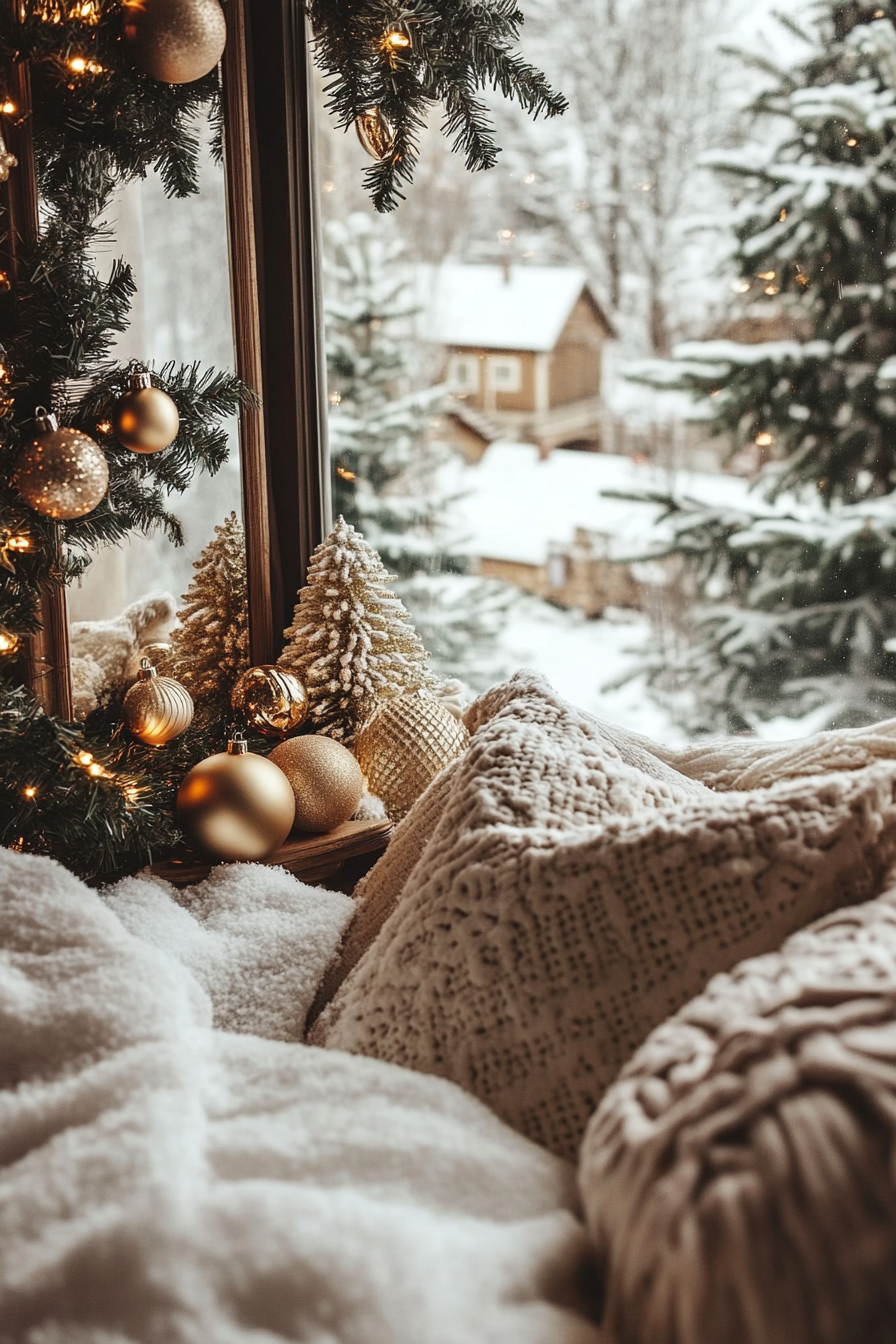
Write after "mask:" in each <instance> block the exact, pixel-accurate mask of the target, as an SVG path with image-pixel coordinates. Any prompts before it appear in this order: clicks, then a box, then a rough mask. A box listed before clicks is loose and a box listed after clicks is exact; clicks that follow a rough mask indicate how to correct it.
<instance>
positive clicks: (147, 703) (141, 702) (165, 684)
mask: <svg viewBox="0 0 896 1344" xmlns="http://www.w3.org/2000/svg"><path fill="white" fill-rule="evenodd" d="M122 711H123V714H124V721H125V725H126V726H127V729H128V732H129V733H131V734H132V735H133V736H134V737H136V738H139V740H140V741H141V742H145V743H146V745H147V746H148V747H163V746H164V745H165V743H166V742H170V741H171V739H172V738H173V737H177V735H178V734H179V733H182V732H183V731H184V729H185V728H189V726H190V724H191V723H192V722H193V700H192V697H191V695H190V692H189V691H188V690H187V689H186V688H185V687H184V686H181V684H180V682H179V681H175V680H174V678H173V677H160V676H159V674H158V672H157V671H156V669H155V668H154V667H153V665H152V663H151V662H150V661H149V659H148V658H141V660H140V671H139V672H138V673H137V680H136V681H135V682H134V684H133V686H132V687H131V689H130V690H129V691H128V693H127V695H126V696H125V697H124V701H123V704H122Z"/></svg>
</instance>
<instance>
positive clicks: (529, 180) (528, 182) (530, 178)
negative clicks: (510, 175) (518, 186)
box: [523, 173, 537, 187]
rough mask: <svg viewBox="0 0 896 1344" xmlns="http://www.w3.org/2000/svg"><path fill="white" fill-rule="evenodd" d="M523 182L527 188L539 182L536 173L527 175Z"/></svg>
mask: <svg viewBox="0 0 896 1344" xmlns="http://www.w3.org/2000/svg"><path fill="white" fill-rule="evenodd" d="M523 181H524V182H525V184H526V186H527V187H531V185H532V183H533V182H535V181H537V178H536V176H535V174H534V173H527V174H526V176H525V177H524V178H523Z"/></svg>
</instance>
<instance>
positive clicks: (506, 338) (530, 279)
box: [420, 263, 613, 460]
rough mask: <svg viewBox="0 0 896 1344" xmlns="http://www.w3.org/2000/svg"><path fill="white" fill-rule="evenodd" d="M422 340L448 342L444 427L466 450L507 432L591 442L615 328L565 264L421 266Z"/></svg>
mask: <svg viewBox="0 0 896 1344" xmlns="http://www.w3.org/2000/svg"><path fill="white" fill-rule="evenodd" d="M420 284H421V286H422V293H421V295H420V302H421V309H422V313H423V323H424V334H425V336H426V339H427V340H429V341H432V342H434V343H436V344H438V345H441V346H444V348H445V350H446V361H445V369H444V376H445V378H446V381H447V382H448V384H449V386H450V388H451V390H452V392H453V394H454V397H455V398H456V401H457V405H456V407H454V408H453V409H452V408H451V407H449V408H448V410H447V412H446V421H447V424H446V426H445V427H444V428H445V429H446V430H447V436H448V437H450V438H452V439H453V440H454V441H455V442H456V443H457V444H458V446H459V447H460V448H461V449H462V450H463V452H464V453H465V455H466V456H467V457H468V458H471V459H473V460H476V459H477V458H479V457H481V456H482V453H483V452H484V451H485V449H486V447H487V446H488V444H489V442H490V441H491V440H493V439H496V438H503V439H507V438H513V439H516V440H518V441H524V442H528V443H534V444H536V445H537V447H538V448H540V449H541V451H542V452H550V451H551V450H552V449H553V448H558V447H576V448H587V449H591V450H598V449H599V448H600V447H601V425H602V420H603V416H604V407H603V403H602V400H601V375H602V364H603V358H602V357H603V346H604V343H605V342H606V341H607V340H608V339H609V338H610V337H612V335H613V329H612V327H611V325H610V323H609V321H608V319H607V317H606V316H605V314H604V312H603V310H602V309H601V307H600V304H599V303H598V302H597V299H596V298H595V297H594V294H593V293H592V291H591V289H590V287H589V285H588V280H587V276H586V274H585V272H584V271H583V270H580V269H578V268H577V267H573V266H465V265H459V264H458V265H456V264H452V263H447V264H445V265H443V266H438V267H425V268H422V271H421V277H420Z"/></svg>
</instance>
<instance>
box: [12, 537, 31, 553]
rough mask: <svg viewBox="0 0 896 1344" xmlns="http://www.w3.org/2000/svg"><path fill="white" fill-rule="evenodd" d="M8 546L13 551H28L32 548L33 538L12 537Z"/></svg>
mask: <svg viewBox="0 0 896 1344" xmlns="http://www.w3.org/2000/svg"><path fill="white" fill-rule="evenodd" d="M6 544H7V546H8V547H9V549H10V550H11V551H27V550H29V549H30V547H31V538H30V537H10V538H9V540H8V541H7V543H6Z"/></svg>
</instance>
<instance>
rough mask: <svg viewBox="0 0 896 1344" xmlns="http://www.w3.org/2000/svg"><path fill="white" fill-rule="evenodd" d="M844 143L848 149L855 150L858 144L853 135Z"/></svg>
mask: <svg viewBox="0 0 896 1344" xmlns="http://www.w3.org/2000/svg"><path fill="white" fill-rule="evenodd" d="M846 143H847V144H848V145H849V147H850V149H855V147H856V145H857V144H858V143H859V142H858V140H857V139H856V138H855V136H854V135H851V136H850V137H849V139H848V140H847V142H846Z"/></svg>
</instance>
